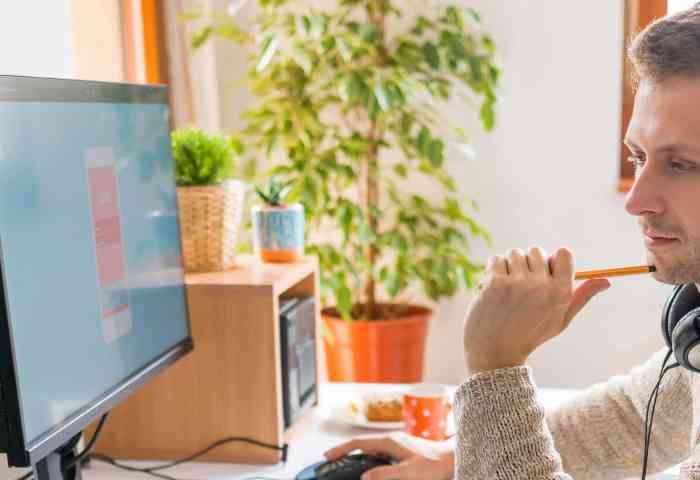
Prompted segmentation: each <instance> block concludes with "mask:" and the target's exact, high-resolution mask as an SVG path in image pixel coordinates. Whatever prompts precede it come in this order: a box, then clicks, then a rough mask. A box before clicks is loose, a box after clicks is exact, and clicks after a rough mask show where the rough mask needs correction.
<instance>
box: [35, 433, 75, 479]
mask: <svg viewBox="0 0 700 480" xmlns="http://www.w3.org/2000/svg"><path fill="white" fill-rule="evenodd" d="M79 439H80V435H78V436H77V437H75V438H73V439H71V440H70V441H69V442H68V443H66V444H65V445H63V446H62V447H60V448H58V449H57V450H56V451H55V452H52V453H50V454H49V455H47V456H46V457H44V458H42V459H41V460H39V461H38V462H37V464H36V465H34V479H35V480H82V479H83V477H82V475H81V473H80V462H77V463H76V464H75V465H74V466H73V467H71V468H70V469H69V470H67V471H65V472H64V471H63V467H62V465H67V464H69V463H71V462H72V461H73V459H74V458H75V456H76V455H75V445H76V444H77V443H78V440H79Z"/></svg>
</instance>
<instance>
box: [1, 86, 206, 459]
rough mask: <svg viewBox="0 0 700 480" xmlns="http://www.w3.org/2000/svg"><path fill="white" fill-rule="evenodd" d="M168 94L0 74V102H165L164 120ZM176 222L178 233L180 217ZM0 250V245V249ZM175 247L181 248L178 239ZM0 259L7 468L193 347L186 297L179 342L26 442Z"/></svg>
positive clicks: (56, 443)
mask: <svg viewBox="0 0 700 480" xmlns="http://www.w3.org/2000/svg"><path fill="white" fill-rule="evenodd" d="M167 95H168V94H167V87H165V86H164V85H152V84H148V85H139V84H131V83H113V82H98V81H86V80H73V79H60V78H44V77H27V76H16V75H0V102H4V101H12V102H17V101H26V102H39V101H40V102H86V103H96V102H107V103H113V102H120V103H160V104H164V105H165V106H166V111H167V113H168V118H169V110H168V97H167ZM173 179H174V176H173ZM176 221H177V222H178V231H179V227H180V225H179V222H180V219H179V216H177V220H176ZM1 250H2V245H1V243H0V252H1ZM180 251H182V244H181V243H180ZM2 258H3V257H2V256H1V255H0V428H2V429H5V430H6V431H5V432H0V441H1V440H2V439H3V437H4V439H6V444H5V445H3V444H0V453H6V454H7V463H8V465H9V466H10V467H31V466H34V465H35V464H36V463H37V462H39V461H40V460H42V459H43V458H44V457H46V456H47V455H49V454H50V453H52V452H54V451H55V450H56V449H57V448H59V447H61V446H62V445H64V444H65V443H66V442H68V441H69V440H70V439H71V438H72V437H74V436H75V435H77V434H78V433H80V432H81V431H83V430H84V429H85V428H86V427H87V426H88V425H90V424H91V423H92V422H94V421H95V420H96V419H98V418H99V417H100V416H101V415H104V414H105V413H107V412H108V411H109V410H111V409H112V408H114V407H115V406H116V405H117V404H119V403H121V402H122V401H123V400H125V399H126V398H127V397H129V396H130V395H131V394H133V393H134V392H135V391H136V390H138V389H139V388H140V387H142V386H143V385H145V384H146V383H147V382H148V381H150V380H151V379H152V378H153V377H155V376H156V375H157V374H159V373H160V372H162V371H163V370H165V369H166V368H167V367H169V366H170V365H172V364H173V363H175V362H176V361H177V360H178V359H180V358H182V357H183V356H184V355H186V354H187V353H188V352H190V351H192V350H193V349H194V342H193V340H192V328H191V324H190V321H189V305H188V301H187V296H186V295H185V313H186V316H187V336H186V337H185V338H184V339H183V340H181V341H179V342H178V343H176V344H175V345H173V346H172V347H171V348H169V349H168V350H167V351H165V352H163V353H161V354H159V355H158V356H157V357H156V358H154V359H152V360H151V361H150V362H148V363H147V364H146V365H145V366H143V367H142V368H140V369H139V370H138V371H137V372H135V373H133V374H132V375H131V376H129V377H128V378H126V379H125V380H123V381H122V382H120V383H118V384H117V385H115V386H114V387H113V388H111V389H109V390H108V391H106V392H104V393H103V394H102V395H100V396H99V397H97V398H96V399H94V400H93V401H91V402H88V403H87V404H86V405H85V406H84V407H83V408H81V409H80V410H79V411H77V412H75V413H74V414H73V415H71V416H70V417H68V418H66V419H65V420H64V421H63V422H61V423H60V424H59V425H56V426H55V427H54V428H52V429H51V430H49V431H47V432H44V433H43V434H41V435H40V436H39V437H37V438H36V439H35V440H34V441H32V442H31V443H30V444H27V442H26V436H25V433H24V428H23V422H22V408H21V392H20V389H19V386H18V383H17V378H18V371H17V363H16V361H15V353H14V352H15V349H14V343H13V336H12V325H11V322H10V318H9V313H8V308H7V301H6V300H7V299H6V290H5V285H6V279H5V268H4V265H3V263H2ZM181 266H182V265H181ZM183 272H184V269H183ZM183 287H184V283H183ZM77 368H78V367H77V366H76V369H77ZM3 406H4V409H3ZM3 410H4V412H3ZM3 413H4V415H3ZM3 419H4V421H3ZM3 450H5V451H4V452H3Z"/></svg>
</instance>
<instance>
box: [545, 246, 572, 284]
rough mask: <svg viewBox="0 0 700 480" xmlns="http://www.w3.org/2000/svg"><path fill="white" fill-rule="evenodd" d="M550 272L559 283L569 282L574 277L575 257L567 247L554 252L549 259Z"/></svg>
mask: <svg viewBox="0 0 700 480" xmlns="http://www.w3.org/2000/svg"><path fill="white" fill-rule="evenodd" d="M549 270H550V271H551V272H552V277H554V279H555V280H559V281H568V280H570V279H573V276H574V256H573V254H572V253H571V250H569V249H568V248H566V247H562V248H560V249H558V250H557V251H556V252H554V255H552V256H551V257H550V258H549Z"/></svg>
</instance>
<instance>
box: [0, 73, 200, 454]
mask: <svg viewBox="0 0 700 480" xmlns="http://www.w3.org/2000/svg"><path fill="white" fill-rule="evenodd" d="M176 201H177V199H176V192H175V181H174V169H173V163H172V155H171V148H170V131H169V124H168V106H167V98H166V91H165V89H164V88H163V87H151V86H148V87H146V86H144V87H137V86H129V85H118V84H107V83H99V82H79V81H66V80H50V79H29V78H21V77H2V76H0V262H1V268H2V280H3V286H4V296H5V306H4V307H5V314H6V315H7V323H8V325H9V328H8V330H9V337H10V342H11V346H12V354H13V362H14V375H15V377H16V378H15V382H16V392H17V401H18V404H19V405H18V406H19V411H20V414H21V415H20V416H21V426H22V431H23V438H24V442H25V448H26V449H27V450H30V449H31V446H32V444H33V443H35V442H38V441H39V440H41V439H42V438H44V437H46V436H47V435H49V434H50V433H51V432H52V431H54V430H56V429H59V428H61V426H62V425H64V424H66V422H68V421H69V419H71V417H73V416H75V415H77V414H79V413H80V412H82V411H84V410H85V409H86V408H87V407H88V406H90V405H93V404H94V403H95V402H97V401H98V400H99V399H101V398H104V397H105V395H107V394H109V392H110V391H112V390H114V389H115V387H116V386H118V385H120V384H122V383H123V382H125V381H127V380H128V379H129V378H130V377H132V376H133V375H135V374H136V373H138V372H139V371H142V370H143V369H144V368H146V367H148V366H149V365H150V364H151V363H152V362H153V361H155V360H156V359H158V358H159V357H160V356H162V355H163V354H164V353H165V352H168V351H169V350H171V349H173V347H174V346H176V345H178V344H181V343H183V342H185V341H186V340H188V339H189V337H190V333H189V323H188V317H187V306H186V298H185V288H184V276H183V271H182V267H181V265H182V262H181V250H180V239H179V223H178V218H177V203H176Z"/></svg>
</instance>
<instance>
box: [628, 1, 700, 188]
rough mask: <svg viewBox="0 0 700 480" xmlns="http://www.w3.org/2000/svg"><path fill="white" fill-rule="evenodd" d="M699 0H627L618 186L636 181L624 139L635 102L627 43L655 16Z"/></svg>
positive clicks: (663, 14)
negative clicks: (628, 159)
mask: <svg viewBox="0 0 700 480" xmlns="http://www.w3.org/2000/svg"><path fill="white" fill-rule="evenodd" d="M696 1H697V0H625V26H624V32H625V34H624V44H623V49H622V55H623V57H624V62H623V65H624V66H623V75H624V80H623V82H622V130H621V138H620V140H621V141H620V179H619V182H618V190H619V191H620V192H626V191H628V190H629V189H630V188H631V187H632V183H634V169H633V168H632V164H630V163H629V162H628V161H627V156H628V155H629V152H628V151H627V147H625V145H624V144H623V143H622V138H624V135H625V132H627V124H628V123H629V120H630V117H631V116H632V107H633V105H634V90H633V89H632V84H631V82H630V80H631V77H632V65H631V64H630V62H629V60H627V43H628V42H629V39H630V38H632V37H633V36H634V35H635V34H636V33H638V32H640V31H641V30H643V29H644V27H646V26H647V25H649V23H651V22H652V21H653V20H654V19H656V18H659V17H663V16H665V15H666V13H667V11H668V12H675V11H678V10H682V9H683V8H687V7H688V6H690V5H692V4H694V3H695V2H696Z"/></svg>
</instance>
